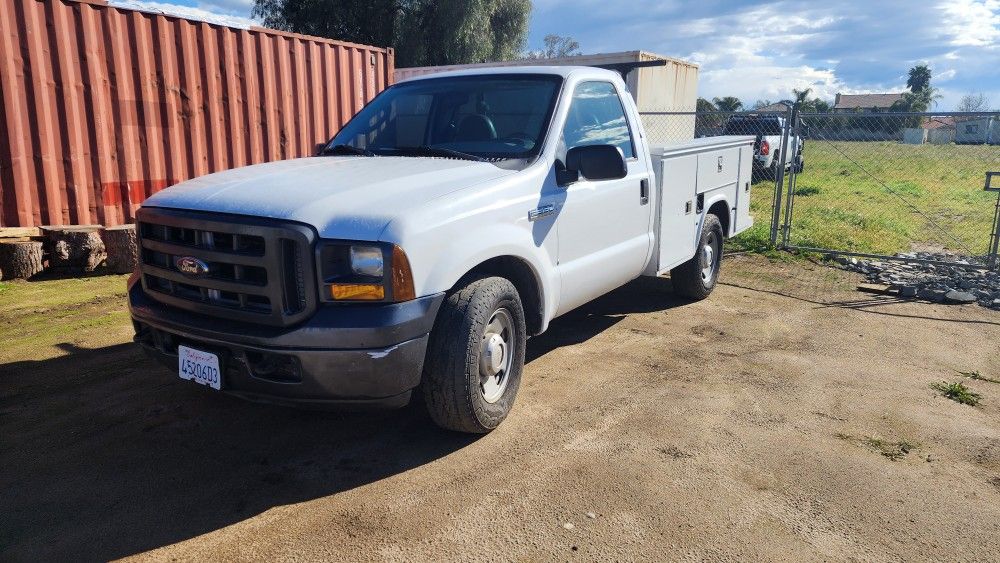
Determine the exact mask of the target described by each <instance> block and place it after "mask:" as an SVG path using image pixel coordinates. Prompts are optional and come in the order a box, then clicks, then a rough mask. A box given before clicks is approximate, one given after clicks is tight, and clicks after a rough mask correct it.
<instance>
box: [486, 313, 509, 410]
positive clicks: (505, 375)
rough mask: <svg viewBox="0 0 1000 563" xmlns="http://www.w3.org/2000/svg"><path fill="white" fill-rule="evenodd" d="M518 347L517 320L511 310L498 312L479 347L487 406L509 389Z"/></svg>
mask: <svg viewBox="0 0 1000 563" xmlns="http://www.w3.org/2000/svg"><path fill="white" fill-rule="evenodd" d="M516 346H517V335H516V333H515V332H514V317H513V316H511V314H510V311H508V310H507V309H504V308H500V309H497V310H496V311H494V312H493V314H492V315H490V320H489V322H488V323H486V328H484V329H483V339H482V342H481V344H480V348H479V390H480V392H482V394H483V400H485V401H486V402H487V403H495V402H497V401H499V400H500V397H503V394H504V391H506V390H507V383H508V381H510V369H511V366H513V365H514V351H515V350H516V349H517V348H516Z"/></svg>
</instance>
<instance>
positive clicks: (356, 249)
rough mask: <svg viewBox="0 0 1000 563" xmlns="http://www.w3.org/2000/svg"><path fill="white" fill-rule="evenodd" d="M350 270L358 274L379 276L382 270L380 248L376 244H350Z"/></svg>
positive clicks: (382, 261)
mask: <svg viewBox="0 0 1000 563" xmlns="http://www.w3.org/2000/svg"><path fill="white" fill-rule="evenodd" d="M350 256H351V271H352V272H353V273H354V274H356V275H359V276H369V277H373V278H381V277H382V274H383V272H384V268H383V266H382V265H383V263H384V260H383V259H382V249H381V248H379V247H377V246H358V245H351V252H350Z"/></svg>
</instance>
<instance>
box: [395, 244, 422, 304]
mask: <svg viewBox="0 0 1000 563" xmlns="http://www.w3.org/2000/svg"><path fill="white" fill-rule="evenodd" d="M416 298H417V292H416V290H414V289H413V272H411V271H410V261H409V260H408V259H407V258H406V253H405V252H403V249H402V248H400V247H398V246H395V245H393V247H392V299H393V300H394V301H410V300H411V299H416Z"/></svg>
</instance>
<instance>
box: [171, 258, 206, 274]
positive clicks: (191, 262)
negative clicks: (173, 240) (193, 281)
mask: <svg viewBox="0 0 1000 563" xmlns="http://www.w3.org/2000/svg"><path fill="white" fill-rule="evenodd" d="M174 266H177V270H178V271H180V273H182V274H184V275H185V276H191V277H192V278H200V277H202V276H204V275H206V274H208V264H206V263H205V262H204V261H202V260H199V259H197V258H195V257H194V256H178V257H177V258H175V259H174Z"/></svg>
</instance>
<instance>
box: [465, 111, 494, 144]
mask: <svg viewBox="0 0 1000 563" xmlns="http://www.w3.org/2000/svg"><path fill="white" fill-rule="evenodd" d="M496 138H497V130H496V127H494V126H493V120H492V119H490V118H489V117H487V116H485V115H481V114H474V115H467V116H465V117H464V118H462V121H460V122H459V124H458V130H456V131H455V141H469V142H476V141H495V140H496Z"/></svg>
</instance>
